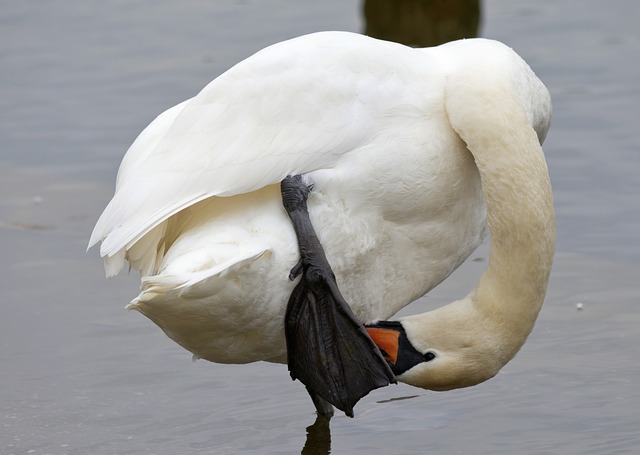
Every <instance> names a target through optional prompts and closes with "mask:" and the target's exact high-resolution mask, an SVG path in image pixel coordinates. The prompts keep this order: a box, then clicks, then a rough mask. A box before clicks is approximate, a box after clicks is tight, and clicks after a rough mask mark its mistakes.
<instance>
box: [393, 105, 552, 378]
mask: <svg viewBox="0 0 640 455" xmlns="http://www.w3.org/2000/svg"><path fill="white" fill-rule="evenodd" d="M475 95H478V94H475ZM509 95H510V94H508V93H507V94H500V93H498V94H496V93H490V94H489V96H488V97H487V99H486V100H480V101H484V102H479V103H475V104H476V109H480V110H481V112H474V109H473V107H471V108H470V107H469V106H464V107H463V106H459V105H456V104H455V103H456V102H463V101H464V100H462V99H453V100H450V102H449V106H450V108H451V110H454V115H452V114H451V113H450V117H451V120H452V125H453V126H454V129H456V131H457V132H458V134H459V135H460V137H461V138H462V139H463V140H464V141H465V143H466V144H467V147H468V149H469V150H470V151H471V153H472V154H473V156H474V158H475V161H476V164H477V166H478V170H479V172H480V176H481V179H482V189H483V193H484V196H485V200H486V203H487V212H488V225H489V231H490V235H491V243H490V252H489V266H488V269H487V271H486V272H485V273H484V275H483V276H482V277H481V279H480V281H479V282H478V284H477V286H476V287H475V289H474V290H473V291H472V292H471V293H470V294H469V295H468V296H467V297H466V298H465V299H463V300H460V301H457V302H454V303H452V304H449V305H446V306H445V307H442V308H439V309H437V310H435V311H431V312H428V313H424V314H423V315H418V316H416V317H415V319H413V320H412V317H409V318H407V319H406V320H404V321H403V325H404V326H405V328H406V329H407V335H408V336H409V337H410V338H411V337H413V338H414V340H415V341H414V340H411V342H412V344H414V346H416V347H417V348H418V349H419V350H422V351H425V350H432V351H433V352H434V353H435V354H436V355H437V357H436V359H435V360H433V361H432V362H425V363H423V364H421V365H418V366H417V367H414V369H413V370H410V371H408V372H407V373H406V376H407V377H400V378H399V379H401V380H403V381H405V382H408V383H411V384H414V385H418V386H421V387H424V388H429V389H436V390H444V389H451V388H457V387H465V386H469V385H474V384H477V383H479V382H482V381H484V380H486V379H488V378H490V377H492V376H494V375H495V374H496V373H497V372H498V371H499V370H500V368H502V366H504V364H506V363H507V362H508V361H509V360H510V359H511V358H513V356H514V355H515V354H516V353H517V351H518V350H519V349H520V347H521V346H522V345H523V343H524V342H525V340H526V338H527V336H528V335H529V333H530V332H531V330H532V328H533V325H534V323H535V320H536V317H537V315H538V313H539V311H540V308H541V306H542V303H543V300H544V297H545V294H546V289H547V283H548V279H549V273H550V270H551V264H552V261H553V256H554V247H555V221H554V211H553V200H552V194H551V185H550V182H549V177H548V172H547V166H546V162H545V159H544V155H543V152H542V149H541V147H540V144H539V142H538V137H537V136H536V133H535V132H534V130H533V128H531V126H530V125H529V122H528V121H527V117H526V115H525V113H524V111H523V109H522V108H521V107H520V106H519V105H518V104H517V103H516V101H515V100H514V99H513V97H511V96H509ZM498 100H499V101H498Z"/></svg>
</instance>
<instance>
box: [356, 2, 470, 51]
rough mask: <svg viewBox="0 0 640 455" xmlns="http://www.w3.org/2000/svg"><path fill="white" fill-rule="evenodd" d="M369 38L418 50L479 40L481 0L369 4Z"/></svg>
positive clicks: (365, 11)
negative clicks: (455, 41)
mask: <svg viewBox="0 0 640 455" xmlns="http://www.w3.org/2000/svg"><path fill="white" fill-rule="evenodd" d="M363 11H364V19H365V22H366V27H365V31H364V33H365V35H368V36H372V37H374V38H380V39H384V40H387V41H396V42H398V43H402V44H406V45H409V46H415V47H428V46H436V45H438V44H442V43H446V42H448V41H454V40H457V39H461V38H474V37H476V36H478V27H479V24H480V0H365V1H364V6H363Z"/></svg>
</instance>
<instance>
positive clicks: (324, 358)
mask: <svg viewBox="0 0 640 455" xmlns="http://www.w3.org/2000/svg"><path fill="white" fill-rule="evenodd" d="M281 190H282V202H283V205H284V207H285V209H286V211H287V213H288V214H289V218H291V222H292V223H293V227H294V230H295V232H296V236H297V238H298V247H299V249H300V262H299V263H298V264H297V265H296V266H295V267H294V268H293V269H292V270H291V274H290V277H291V278H292V279H293V278H295V277H296V276H298V275H299V274H302V277H301V279H300V282H299V283H298V284H297V286H296V287H295V289H294V290H293V292H292V293H291V297H290V298H289V303H288V305H287V313H286V320H285V334H286V340H287V360H288V364H289V371H290V373H291V377H292V378H293V379H299V380H300V381H301V382H302V383H303V384H304V385H305V386H307V389H308V390H309V393H310V394H311V397H312V399H313V400H314V404H316V409H317V410H318V412H319V413H320V414H325V413H326V406H324V405H323V404H322V402H319V401H318V400H317V398H318V397H319V398H321V399H322V400H323V401H327V402H329V403H331V404H333V405H334V406H335V407H337V408H338V409H340V410H342V411H344V413H345V414H347V415H348V416H350V417H353V406H354V405H355V404H356V403H357V402H358V400H360V398H362V397H363V396H365V395H366V394H368V393H369V392H370V391H371V390H373V389H377V388H378V387H383V386H386V385H388V384H390V383H395V382H396V380H395V376H394V375H393V373H392V371H391V369H390V368H389V366H388V365H387V362H386V361H385V360H384V358H383V357H382V354H381V353H380V350H379V349H378V347H377V346H376V345H375V344H374V342H373V341H372V340H371V338H370V337H369V335H368V334H367V331H366V330H365V328H364V326H363V325H362V323H360V321H358V320H357V319H356V318H355V316H354V315H353V313H352V312H351V308H349V305H348V304H347V302H346V301H345V300H344V298H343V297H342V295H341V294H340V291H339V289H338V285H337V283H336V279H335V276H334V274H333V271H332V270H331V266H330V265H329V262H328V261H327V258H326V257H325V254H324V250H323V248H322V245H321V244H320V240H319V239H318V236H317V235H316V232H315V230H314V228H313V226H312V224H311V220H310V218H309V213H308V211H307V197H308V195H309V192H310V191H311V189H310V188H308V187H307V186H306V185H305V184H304V183H303V182H302V178H301V176H299V175H298V176H294V177H287V178H285V179H284V180H283V181H282V184H281ZM319 403H320V404H319ZM325 404H326V403H325Z"/></svg>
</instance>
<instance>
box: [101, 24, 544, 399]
mask: <svg viewBox="0 0 640 455" xmlns="http://www.w3.org/2000/svg"><path fill="white" fill-rule="evenodd" d="M503 102H504V103H506V104H504V103H503ZM550 113H551V106H550V101H549V95H548V92H547V91H546V89H545V88H544V86H543V85H542V83H541V82H540V81H539V80H538V79H537V78H536V77H535V75H534V74H533V72H532V71H531V70H530V69H529V67H528V66H527V65H526V63H524V62H523V61H522V60H521V59H520V58H519V57H518V56H517V55H516V54H515V53H514V52H513V51H511V50H510V49H509V48H507V47H506V46H504V45H502V44H500V43H497V42H494V41H489V40H483V39H477V40H465V41H459V42H454V43H450V44H446V45H443V46H439V47H436V48H428V49H411V48H408V47H405V46H401V45H398V44H393V43H388V42H383V41H378V40H374V39H371V38H367V37H364V36H360V35H355V34H350V33H341V32H328V33H319V34H313V35H308V36H304V37H301V38H297V39H294V40H291V41H286V42H283V43H280V44H276V45H274V46H271V47H269V48H266V49H264V50H263V51H261V52H259V53H257V54H255V55H254V56H252V57H250V58H248V59H247V60H245V61H243V62H241V63H239V64H238V65H236V66H235V67H233V68H232V69H230V70H229V71H227V72H226V73H224V74H223V75H221V76H220V77H218V78H217V79H215V80H214V81H213V82H211V84H209V85H208V86H207V87H206V88H205V89H204V90H203V91H202V92H201V93H199V94H198V95H197V96H195V97H194V98H192V99H191V100H188V101H185V102H184V103H181V104H180V105H178V106H175V107H174V108H171V109H169V110H168V111H166V112H165V113H163V114H161V115H160V116H159V117H158V118H157V119H156V120H155V121H154V122H152V123H151V124H150V125H149V126H148V127H147V128H146V129H145V130H144V131H143V133H142V134H141V135H140V137H139V138H138V139H137V140H136V142H135V143H134V144H133V145H132V147H131V148H130V149H129V151H128V153H127V155H126V156H125V158H124V159H123V162H122V165H121V167H120V171H119V173H118V180H117V185H116V193H115V196H114V198H113V200H112V201H111V202H110V204H109V205H108V207H107V208H106V209H105V211H104V213H103V214H102V216H101V218H100V220H99V221H98V223H97V225H96V227H95V230H94V232H93V235H92V238H91V241H90V245H93V244H95V243H96V242H98V241H100V240H102V242H103V243H102V246H101V255H102V256H103V257H104V259H105V264H106V269H107V273H108V274H109V275H113V274H115V273H117V272H118V271H119V270H120V268H121V267H122V265H123V262H124V260H125V259H127V260H128V261H129V263H130V265H131V266H132V267H134V268H137V269H139V270H140V271H141V274H142V292H141V294H140V295H139V296H138V297H137V298H136V299H134V301H133V302H132V303H131V304H130V308H133V309H136V310H138V311H140V312H142V313H143V314H145V315H146V316H148V317H149V318H150V319H151V320H153V321H154V322H155V323H156V324H158V325H159V326H160V327H161V328H162V329H163V330H164V331H165V333H167V335H168V336H169V337H171V338H172V339H173V340H175V341H176V342H178V343H179V344H180V345H182V346H183V347H185V348H186V349H188V350H189V351H191V352H192V353H194V354H195V356H197V357H201V358H204V359H207V360H211V361H214V362H221V363H246V362H253V361H258V360H267V361H275V362H284V361H286V346H285V341H284V332H283V320H284V313H285V308H286V303H287V300H288V298H289V295H290V294H291V291H292V289H293V286H294V284H293V283H291V282H290V281H289V280H288V278H287V277H288V273H289V270H290V269H291V268H292V267H293V266H294V265H295V264H296V261H297V260H298V258H299V252H298V246H297V243H296V236H295V234H294V231H293V229H292V227H291V224H290V221H289V219H288V218H287V214H286V212H285V211H284V209H283V208H282V200H281V196H280V191H279V186H278V183H279V182H280V181H281V180H282V179H283V178H284V177H285V176H287V175H289V174H303V175H304V178H305V181H307V182H308V183H313V184H314V191H313V192H312V193H311V196H310V197H309V213H310V217H311V221H312V222H313V225H314V227H315V229H316V231H317V232H318V236H319V238H320V241H321V243H322V245H323V246H324V249H325V251H326V256H327V258H328V260H329V262H330V264H331V266H332V268H333V271H334V272H335V274H336V277H337V282H338V284H339V286H340V289H341V291H342V294H343V295H344V297H345V299H346V300H347V302H349V304H350V306H351V308H352V309H353V312H354V313H355V315H356V317H357V318H359V319H360V320H361V321H363V322H371V321H375V320H379V319H386V318H388V317H390V316H391V315H393V314H394V313H396V312H397V311H398V310H400V309H401V308H402V307H404V306H406V305H407V304H409V303H410V302H412V301H413V300H415V299H416V298H418V297H420V296H422V295H424V294H425V293H426V292H428V291H429V290H430V289H432V288H433V287H435V286H436V285H437V284H439V283H440V282H441V281H442V280H444V279H445V278H446V277H447V276H448V275H449V274H450V273H451V272H452V271H453V270H455V269H456V267H458V266H459V265H460V264H461V263H462V262H463V261H464V260H465V259H466V258H467V257H468V256H469V255H470V254H471V252H472V251H473V250H474V249H475V248H476V247H477V246H478V244H479V243H480V242H481V240H482V239H483V237H484V235H485V231H486V219H487V208H486V205H485V199H486V201H487V203H488V207H489V219H490V221H491V220H492V219H493V220H494V222H495V224H494V226H491V225H490V226H491V228H492V229H494V228H495V229H500V228H501V227H503V226H506V227H504V230H505V232H501V231H498V230H496V231H495V232H493V231H492V238H493V240H492V252H491V260H490V267H489V272H488V273H487V274H486V275H485V277H484V278H483V280H482V281H481V284H483V283H484V284H483V285H482V286H479V288H477V289H476V291H474V293H472V294H471V295H470V296H469V297H468V298H467V299H465V300H463V301H461V302H456V303H454V304H452V305H449V306H446V307H443V308H441V309H438V310H436V311H433V312H430V313H425V314H424V315H417V316H415V317H409V318H407V319H404V320H403V322H402V324H403V325H404V327H405V328H406V330H407V336H408V337H409V339H410V341H411V342H412V343H413V344H414V345H415V346H416V347H417V348H418V349H419V350H420V349H422V350H423V351H426V350H432V351H434V352H435V353H436V354H437V355H438V356H439V357H442V356H444V359H443V358H439V359H436V360H435V361H433V362H429V363H426V364H425V368H426V367H429V368H435V367H437V366H438V361H440V362H443V361H444V362H446V361H447V358H446V353H447V352H449V351H451V356H452V358H455V361H453V360H452V361H451V366H450V367H447V368H450V371H444V370H443V371H441V372H436V373H429V372H427V373H425V374H426V376H430V377H437V378H439V379H437V380H436V381H435V382H434V383H433V384H430V383H429V379H425V380H423V379H421V377H422V376H421V375H424V374H423V373H419V371H418V370H420V369H421V368H422V366H420V365H419V366H417V367H416V368H414V369H413V370H410V371H407V372H406V373H404V374H402V375H400V377H399V379H400V380H405V379H406V380H407V382H410V383H413V384H416V385H420V386H424V387H430V388H435V389H444V388H453V387H459V386H464V385H471V384H472V383H477V382H479V381H480V380H484V379H486V378H488V377H491V376H493V375H494V374H495V373H496V372H497V370H498V369H499V368H500V367H501V366H502V365H503V364H504V363H506V361H508V359H510V358H511V357H512V356H513V355H514V354H515V352H516V351H517V350H518V349H519V347H520V346H521V345H522V343H523V342H524V339H525V338H526V336H527V334H528V333H529V331H530V330H531V327H532V326H533V322H534V320H535V316H536V315H537V312H538V310H539V307H540V304H541V303H542V299H543V298H544V292H545V290H546V279H547V277H548V269H549V267H550V264H551V257H552V255H553V235H552V233H553V212H552V208H551V205H550V204H551V202H550V201H551V196H550V193H549V190H548V189H547V186H548V179H547V178H546V167H545V165H544V158H543V157H542V155H541V150H540V146H539V143H540V142H542V140H543V139H544V136H545V134H546V131H547V128H548V126H549V119H550ZM483 122H484V123H483ZM474 147H475V148H476V149H477V151H476V149H474ZM494 149H495V150H494ZM470 151H471V153H470ZM529 155H531V156H533V158H531V157H530V156H529ZM531 166H533V171H532V169H531V168H530V167H531ZM479 170H480V172H479ZM532 172H533V177H532V174H531V173H532ZM481 179H482V183H481ZM523 180H524V182H523ZM489 181H491V182H494V181H499V184H497V185H496V186H495V188H494V187H493V186H490V187H488V186H487V185H488V183H487V182H489ZM541 182H542V183H541ZM502 184H504V185H505V187H501V185H502ZM483 187H484V193H483ZM540 188H542V189H540ZM523 191H524V193H523ZM512 193H513V194H512ZM538 193H539V194H540V195H539V201H538V200H536V201H534V202H533V203H532V202H530V201H529V198H531V197H533V198H534V199H535V198H536V197H538V196H537V194H538ZM532 194H533V195H532ZM513 204H516V205H518V207H515V208H514V207H512V206H513ZM532 204H539V205H540V206H541V207H542V208H540V209H539V210H538V209H537V208H535V207H537V206H535V207H534V208H535V210H537V212H542V214H540V213H536V214H534V215H528V214H527V213H526V212H527V208H528V207H531V206H532ZM492 207H497V208H496V209H495V210H494V211H493V214H492ZM512 209H514V210H515V209H518V210H521V211H522V214H520V215H522V216H525V215H526V216H528V217H529V218H532V219H533V224H535V225H536V229H538V233H536V232H529V231H528V229H529V228H528V226H527V225H526V223H528V222H529V221H528V219H524V218H523V219H522V220H520V221H518V225H517V226H516V228H517V229H519V230H520V232H521V233H522V236H516V238H515V239H511V238H510V235H511V233H510V232H509V229H511V228H510V227H509V226H510V224H509V223H511V220H510V218H509V211H511V210H512ZM520 215H518V216H520ZM536 216H541V217H542V218H543V219H544V220H543V221H542V222H539V220H537V219H536ZM492 217H493V218H492ZM504 220H506V221H504ZM536 223H537V224H536ZM540 223H542V224H545V223H546V224H547V225H546V226H542V227H541V226H540ZM516 228H514V229H516ZM540 229H542V231H540ZM518 235H520V234H518ZM537 235H540V236H541V237H540V238H539V239H538V238H537V237H536V236H537ZM501 238H504V239H506V240H505V241H504V243H505V245H507V246H508V247H503V248H501V249H500V250H499V253H498V252H496V251H498V249H497V248H498V247H496V248H494V246H493V245H494V243H496V242H497V243H498V244H500V242H502V239H501ZM522 239H526V240H527V241H530V245H524V246H521V245H517V243H518V242H519V241H520V240H522ZM549 244H550V245H551V247H548V245H549ZM545 245H546V246H547V247H546V248H542V247H543V246H545ZM529 248H534V249H536V251H535V252H534V253H535V255H534V256H536V257H535V259H534V260H533V262H535V263H534V264H533V265H531V264H530V262H531V261H530V259H529V256H528V255H530V253H531V251H530V250H529ZM510 255H511V256H510ZM540 255H542V256H543V257H538V256H540ZM549 255H551V256H549ZM522 263H526V270H525V271H524V272H523V271H522V270H521V269H522V267H523V266H522ZM505 267H506V268H507V269H508V270H505ZM522 273H524V274H525V275H530V274H533V275H534V276H522ZM487 276H488V278H487ZM494 277H502V278H499V279H498V278H496V279H494ZM504 277H507V279H506V281H505V279H503V278H504ZM523 280H524V281H528V282H527V283H525V282H523ZM529 281H530V282H529ZM488 283H489V284H488ZM496 283H497V284H496ZM514 283H515V284H517V285H515V286H513V285H514ZM518 283H519V284H518ZM505 286H506V287H505ZM510 286H512V289H511V288H510ZM503 287H504V289H503ZM521 291H522V292H521ZM521 293H522V294H524V295H525V297H522V298H523V299H525V300H526V302H524V301H523V302H520V300H518V296H520V295H521ZM489 294H491V297H492V298H493V297H496V298H495V299H494V300H492V301H493V302H495V303H492V304H490V305H489V304H487V305H488V306H486V305H484V304H479V303H478V302H476V300H474V299H476V298H480V297H482V298H484V296H485V295H489ZM503 294H504V295H506V296H508V299H507V300H508V301H507V300H505V297H504V295H503ZM494 307H495V308H494ZM486 308H491V311H489V312H486V311H485V309H486ZM511 311H513V313H510V312H511ZM448 321H453V322H452V323H451V324H453V325H452V326H451V325H449V322H448ZM505 321H506V322H505ZM512 326H513V327H515V328H514V329H513V330H512V331H511V329H509V328H508V327H512ZM505 327H507V328H505ZM505 330H506V332H508V333H506V332H505ZM511 332H513V333H511ZM439 343H440V344H439ZM474 343H479V344H480V345H483V351H482V352H483V353H484V354H485V355H482V356H480V357H479V358H476V359H474V360H473V362H472V363H473V368H472V370H473V371H472V372H471V373H469V374H467V375H466V377H464V376H465V374H466V373H465V372H464V365H465V358H466V356H467V355H468V354H471V351H470V349H471V347H472V345H473V344H474ZM503 345H504V346H503ZM507 345H508V346H507ZM439 346H441V347H439ZM483 361H484V364H485V365H487V366H486V368H485V370H484V371H476V369H477V368H480V369H482V367H478V365H481V364H482V363H483ZM445 365H446V364H445ZM414 370H415V371H414ZM458 370H459V371H458ZM416 371H418V373H416ZM461 375H462V376H463V377H460V376H461Z"/></svg>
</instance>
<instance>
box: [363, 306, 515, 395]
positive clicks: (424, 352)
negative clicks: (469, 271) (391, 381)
mask: <svg viewBox="0 0 640 455" xmlns="http://www.w3.org/2000/svg"><path fill="white" fill-rule="evenodd" d="M463 302H464V301H460V302H455V303H454V304H452V305H448V306H447V307H449V308H447V307H442V308H440V309H438V310H435V311H431V312H428V313H424V314H421V315H415V316H409V317H407V318H403V319H401V320H400V321H379V322H376V323H373V324H369V325H367V332H368V333H369V336H370V337H371V338H372V339H373V341H374V342H375V343H376V345H377V346H378V347H379V348H380V350H381V351H382V354H383V356H384V358H385V359H386V360H387V362H388V364H389V366H390V367H391V370H392V371H393V373H394V374H395V376H396V378H397V379H398V380H399V381H401V382H404V383H406V384H410V385H412V386H415V387H420V388H423V389H429V390H437V391H443V390H451V389H457V388H461V387H470V386H474V385H476V384H479V383H481V382H484V381H486V380H488V379H490V378H492V377H493V376H495V375H496V374H497V373H498V371H500V369H501V368H502V366H503V365H504V364H505V363H507V361H508V360H510V359H511V358H512V357H513V355H515V353H516V352H517V350H518V348H519V345H521V343H520V344H519V345H518V346H517V347H515V346H513V345H512V346H511V348H510V349H508V351H509V352H506V351H507V350H506V349H505V348H506V346H507V345H508V343H506V344H505V343H504V340H503V338H502V337H503V336H501V335H500V334H497V333H496V332H495V331H494V330H492V329H493V327H491V328H490V327H485V326H484V325H485V323H488V324H491V322H490V321H489V320H487V319H485V320H484V322H483V321H482V318H480V319H476V318H467V317H461V318H460V317H457V316H460V315H462V314H463V312H458V311H456V312H452V311H450V310H452V309H455V307H456V306H458V307H460V306H463ZM457 304H460V305H457ZM452 307H453V308H452ZM442 310H444V311H442ZM443 313H450V314H446V315H445V314H443ZM453 313H456V314H453ZM451 316H453V317H451ZM472 320H475V323H472V322H471V321H472ZM498 332H499V330H498ZM513 348H515V349H513Z"/></svg>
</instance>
